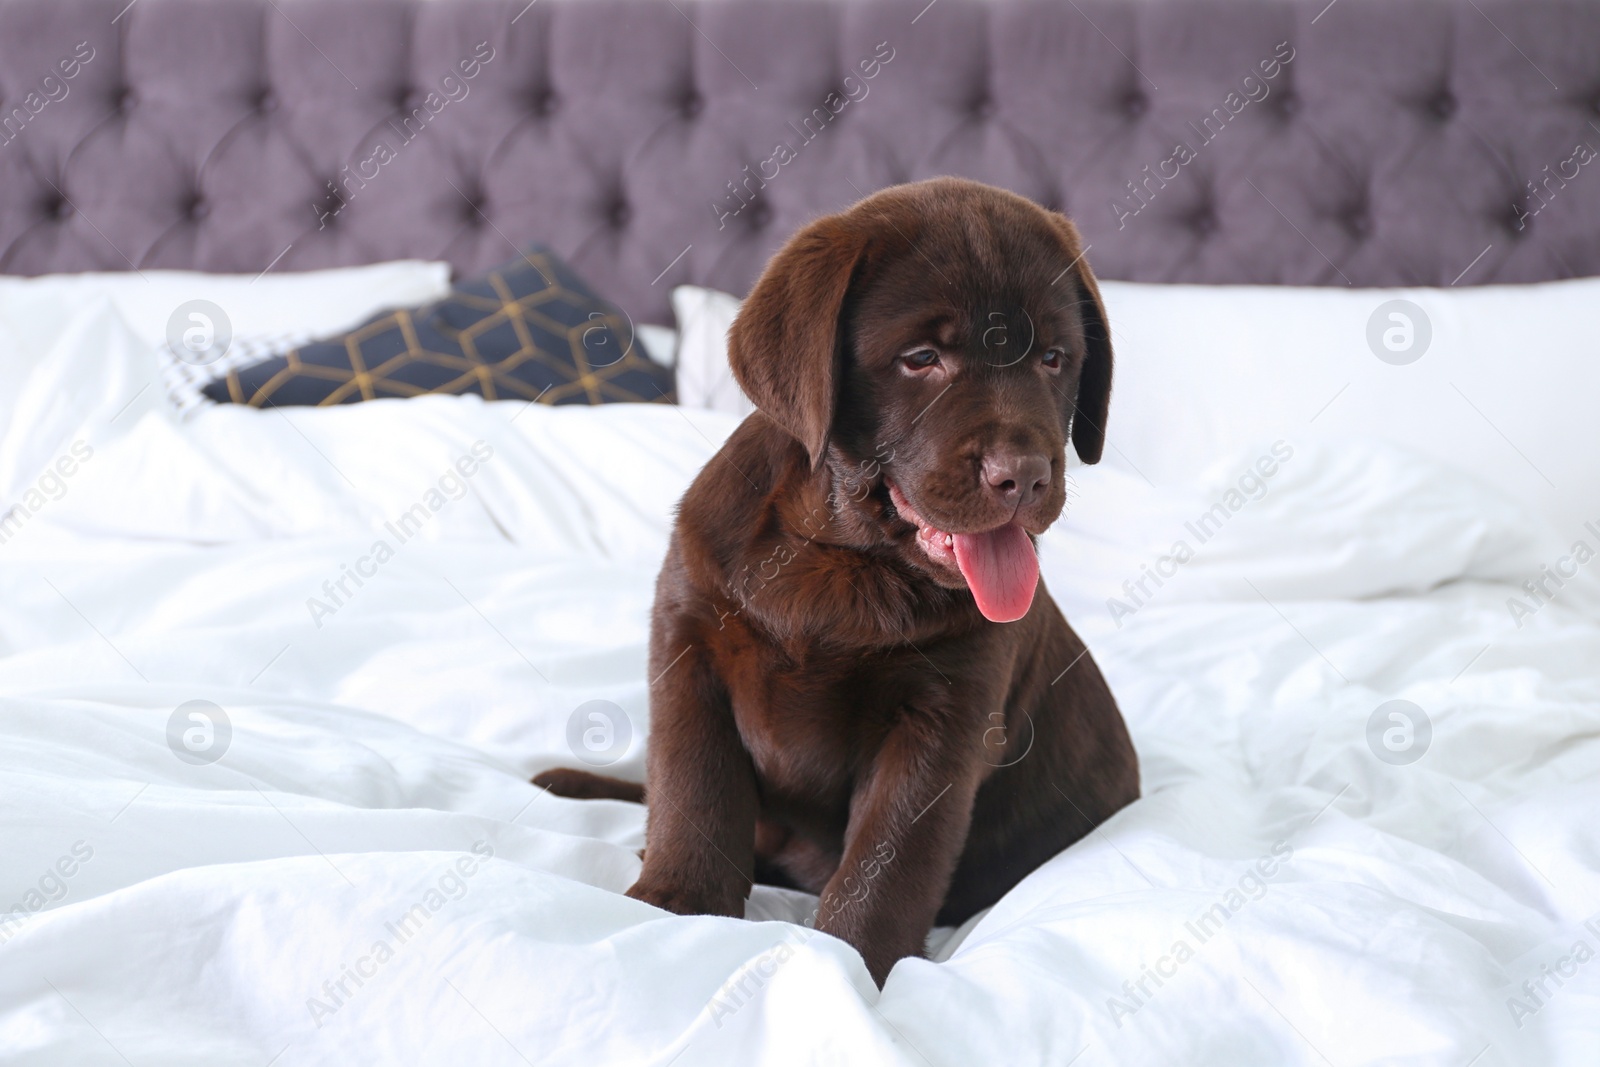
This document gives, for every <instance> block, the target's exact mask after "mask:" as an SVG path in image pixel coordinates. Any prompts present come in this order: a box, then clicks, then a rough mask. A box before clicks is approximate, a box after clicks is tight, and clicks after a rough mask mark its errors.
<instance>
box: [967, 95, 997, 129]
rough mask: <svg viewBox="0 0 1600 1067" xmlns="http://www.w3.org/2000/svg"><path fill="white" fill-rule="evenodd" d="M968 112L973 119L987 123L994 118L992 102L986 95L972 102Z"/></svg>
mask: <svg viewBox="0 0 1600 1067" xmlns="http://www.w3.org/2000/svg"><path fill="white" fill-rule="evenodd" d="M970 110H971V112H972V116H973V118H976V119H981V120H983V121H985V122H987V121H988V120H989V119H992V118H994V100H993V99H992V98H991V97H989V96H988V95H987V94H985V95H983V96H979V97H977V98H975V99H974V100H973V101H972V104H971V106H970Z"/></svg>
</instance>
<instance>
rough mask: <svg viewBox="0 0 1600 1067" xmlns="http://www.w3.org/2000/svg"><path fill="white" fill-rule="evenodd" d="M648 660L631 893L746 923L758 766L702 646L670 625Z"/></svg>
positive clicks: (669, 907)
mask: <svg viewBox="0 0 1600 1067" xmlns="http://www.w3.org/2000/svg"><path fill="white" fill-rule="evenodd" d="M674 657H677V658H676V659H675V658H674ZM650 660H651V665H650V671H651V673H652V675H654V676H655V677H656V681H655V682H654V683H653V684H652V686H651V689H650V748H649V755H648V756H647V757H646V765H645V785H646V792H645V802H646V804H647V805H648V807H649V814H648V822H647V824H646V827H645V851H644V869H643V870H642V871H641V872H640V874H639V880H638V881H637V882H635V883H634V884H633V888H631V889H629V890H628V896H630V897H633V898H634V899H635V900H643V901H645V902H646V903H649V904H654V905H656V906H657V907H660V908H666V909H667V910H668V911H672V912H676V913H677V914H679V915H730V916H733V917H734V918H741V917H743V915H744V901H745V897H747V896H748V895H749V893H750V885H751V882H752V880H753V872H754V867H755V831H756V810H757V799H756V777H755V767H754V765H753V764H752V763H751V761H750V755H749V753H748V752H746V751H745V748H744V743H743V742H742V741H741V740H740V738H739V732H738V729H737V728H736V727H735V725H734V721H733V709H732V706H731V704H730V703H729V700H728V695H727V692H726V690H725V689H724V688H723V686H722V684H721V683H720V682H719V681H718V680H717V678H716V675H715V673H714V672H713V671H712V669H711V665H710V662H709V656H708V655H707V653H706V651H705V648H704V646H703V645H701V644H698V643H694V642H692V641H691V640H690V639H689V638H687V637H686V636H685V635H684V634H683V632H682V630H680V629H679V628H678V627H671V626H669V627H665V628H663V633H662V634H661V635H659V637H658V636H657V635H652V641H651V655H650Z"/></svg>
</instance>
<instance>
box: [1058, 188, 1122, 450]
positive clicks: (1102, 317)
mask: <svg viewBox="0 0 1600 1067" xmlns="http://www.w3.org/2000/svg"><path fill="white" fill-rule="evenodd" d="M1056 219H1057V222H1056V225H1057V228H1058V229H1059V230H1060V231H1061V235H1062V241H1063V242H1064V243H1065V245H1066V246H1067V254H1068V255H1069V256H1072V257H1073V258H1074V260H1075V262H1074V265H1073V267H1072V270H1071V275H1070V276H1071V279H1072V282H1073V287H1074V289H1075V290H1076V298H1077V301H1078V311H1079V313H1080V314H1081V315H1082V317H1083V341H1084V355H1083V367H1082V369H1081V370H1079V372H1078V395H1077V397H1076V398H1075V399H1074V400H1073V403H1072V448H1073V450H1074V451H1076V452H1077V453H1078V458H1079V459H1081V460H1083V461H1084V462H1085V463H1098V462H1100V454H1101V452H1103V451H1104V450H1105V445H1106V415H1107V413H1108V412H1109V411H1110V409H1111V329H1110V327H1108V326H1107V325H1106V306H1105V304H1104V303H1103V302H1102V301H1101V299H1100V286H1099V284H1098V283H1097V282H1096V281H1095V279H1094V273H1093V272H1092V271H1091V270H1089V264H1088V263H1087V262H1085V261H1084V258H1083V253H1084V251H1085V250H1084V248H1083V242H1082V240H1081V239H1080V238H1079V237H1078V228H1077V227H1076V226H1074V225H1073V224H1072V223H1071V222H1070V221H1069V220H1068V219H1067V218H1066V217H1065V216H1063V215H1057V216H1056Z"/></svg>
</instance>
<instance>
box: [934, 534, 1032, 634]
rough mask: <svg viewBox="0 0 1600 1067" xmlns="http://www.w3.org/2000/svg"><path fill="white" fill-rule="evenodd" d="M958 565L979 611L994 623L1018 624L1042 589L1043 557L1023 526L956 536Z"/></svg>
mask: <svg viewBox="0 0 1600 1067" xmlns="http://www.w3.org/2000/svg"><path fill="white" fill-rule="evenodd" d="M954 540H955V549H956V566H958V567H960V568H961V577H963V578H965V579H966V580H967V586H968V588H970V589H971V590H972V596H973V599H974V600H976V601H977V602H978V610H979V611H981V612H983V617H984V618H986V619H988V620H989V621H990V622H1016V621H1017V620H1018V619H1020V618H1022V617H1023V616H1024V615H1026V614H1027V613H1028V608H1029V606H1030V605H1032V604H1033V592H1034V590H1035V589H1037V588H1038V587H1039V556H1038V554H1037V553H1035V552H1034V550H1033V542H1032V541H1030V540H1028V533H1027V531H1026V530H1024V529H1023V528H1022V527H1020V526H1017V525H1015V524H1011V523H1008V524H1007V525H1005V526H1002V527H1000V528H999V529H998V530H990V531H989V532H988V533H981V534H955V535H954Z"/></svg>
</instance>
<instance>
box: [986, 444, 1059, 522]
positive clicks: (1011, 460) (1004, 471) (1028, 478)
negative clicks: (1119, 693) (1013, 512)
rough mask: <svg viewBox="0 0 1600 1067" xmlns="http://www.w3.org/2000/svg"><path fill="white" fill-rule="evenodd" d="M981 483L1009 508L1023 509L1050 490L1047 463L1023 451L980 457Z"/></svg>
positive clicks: (1048, 464) (1043, 458)
mask: <svg viewBox="0 0 1600 1067" xmlns="http://www.w3.org/2000/svg"><path fill="white" fill-rule="evenodd" d="M983 483H984V484H985V485H986V486H988V487H989V491H990V492H992V493H994V494H995V495H996V496H997V497H999V498H1000V500H1001V502H1002V503H1004V504H1005V505H1006V506H1007V507H1010V508H1025V507H1027V506H1028V505H1029V504H1032V503H1033V502H1034V501H1036V500H1038V499H1040V498H1041V497H1043V496H1044V495H1045V493H1046V492H1047V491H1048V490H1049V488H1050V461H1049V460H1048V459H1046V458H1045V457H1043V456H1040V455H1032V454H1029V453H1024V452H994V453H991V454H989V455H987V456H984V457H983Z"/></svg>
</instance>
